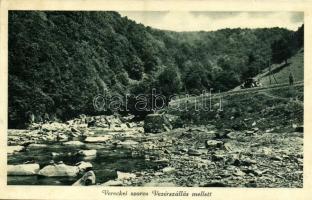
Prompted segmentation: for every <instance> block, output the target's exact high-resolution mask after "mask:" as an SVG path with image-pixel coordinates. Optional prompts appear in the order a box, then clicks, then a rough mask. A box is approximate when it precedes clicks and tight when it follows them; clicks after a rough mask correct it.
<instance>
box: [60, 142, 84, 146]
mask: <svg viewBox="0 0 312 200" xmlns="http://www.w3.org/2000/svg"><path fill="white" fill-rule="evenodd" d="M63 144H64V145H66V146H83V145H85V144H84V143H83V142H80V141H69V142H64V143H63Z"/></svg>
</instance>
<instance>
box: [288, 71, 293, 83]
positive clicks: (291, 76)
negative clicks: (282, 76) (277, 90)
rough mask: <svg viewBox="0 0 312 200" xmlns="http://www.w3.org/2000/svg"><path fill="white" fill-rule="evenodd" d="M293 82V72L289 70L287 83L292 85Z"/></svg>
mask: <svg viewBox="0 0 312 200" xmlns="http://www.w3.org/2000/svg"><path fill="white" fill-rule="evenodd" d="M293 84H294V76H293V74H292V73H291V72H290V73H289V85H293Z"/></svg>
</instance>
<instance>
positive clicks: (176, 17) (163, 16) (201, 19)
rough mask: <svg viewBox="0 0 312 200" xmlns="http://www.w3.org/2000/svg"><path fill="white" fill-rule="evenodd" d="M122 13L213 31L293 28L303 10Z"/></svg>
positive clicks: (161, 24) (156, 24)
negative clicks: (224, 29)
mask: <svg viewBox="0 0 312 200" xmlns="http://www.w3.org/2000/svg"><path fill="white" fill-rule="evenodd" d="M119 13H120V14H121V15H122V16H127V17H128V18H129V19H132V20H134V21H136V22H137V23H142V24H144V25H145V26H151V27H153V28H157V29H163V30H172V31H214V30H219V29H223V28H270V27H282V28H287V29H290V30H297V29H298V27H299V26H301V25H302V24H303V18H304V16H303V12H208V11H207V12H197V11H196V12H188V11H119Z"/></svg>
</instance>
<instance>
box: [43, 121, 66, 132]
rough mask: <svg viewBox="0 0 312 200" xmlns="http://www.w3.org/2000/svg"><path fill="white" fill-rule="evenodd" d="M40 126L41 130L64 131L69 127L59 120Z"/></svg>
mask: <svg viewBox="0 0 312 200" xmlns="http://www.w3.org/2000/svg"><path fill="white" fill-rule="evenodd" d="M41 128H42V130H43V131H65V130H68V129H69V128H68V126H67V125H66V124H63V123H59V122H52V123H46V124H42V126H41Z"/></svg>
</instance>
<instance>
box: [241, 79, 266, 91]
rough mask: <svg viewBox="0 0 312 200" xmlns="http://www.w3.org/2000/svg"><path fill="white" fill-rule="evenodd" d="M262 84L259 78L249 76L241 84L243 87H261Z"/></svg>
mask: <svg viewBox="0 0 312 200" xmlns="http://www.w3.org/2000/svg"><path fill="white" fill-rule="evenodd" d="M261 86H262V84H261V83H260V82H259V81H258V80H256V79H255V78H248V79H246V80H245V81H244V83H243V84H242V85H241V89H245V88H253V87H261Z"/></svg>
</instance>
